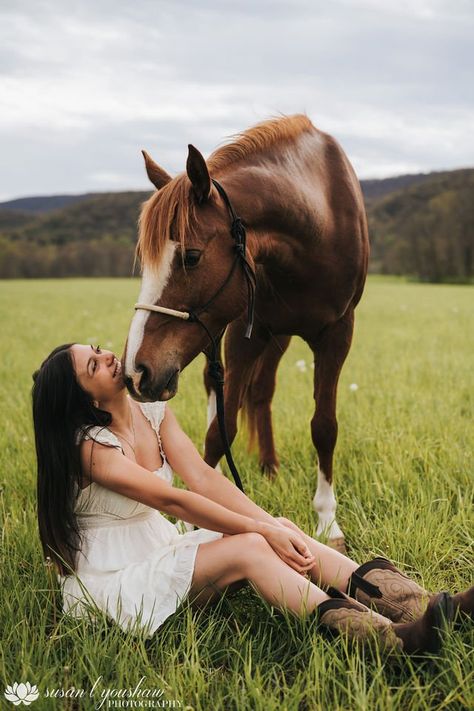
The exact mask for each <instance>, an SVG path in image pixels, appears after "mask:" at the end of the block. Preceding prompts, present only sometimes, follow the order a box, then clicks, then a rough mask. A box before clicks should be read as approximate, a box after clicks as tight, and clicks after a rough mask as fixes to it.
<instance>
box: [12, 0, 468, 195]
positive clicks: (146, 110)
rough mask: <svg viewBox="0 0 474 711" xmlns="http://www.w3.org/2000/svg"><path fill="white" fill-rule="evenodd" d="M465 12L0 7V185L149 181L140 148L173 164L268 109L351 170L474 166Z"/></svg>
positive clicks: (422, 2) (282, 5)
mask: <svg viewBox="0 0 474 711" xmlns="http://www.w3.org/2000/svg"><path fill="white" fill-rule="evenodd" d="M473 19H474V13H473V12H472V5H471V4H470V2H468V0H466V1H464V0H451V2H449V3H448V2H445V1H444V0H416V1H415V0H411V1H410V2H408V0H399V2H398V3H396V4H395V3H387V2H385V1H383V0H332V2H331V3H327V2H322V0H316V1H315V0H293V2H291V3H289V2H286V0H285V1H283V0H282V1H279V0H260V1H259V2H258V3H254V2H251V1H250V0H235V2H234V1H232V2H231V1H230V0H220V2H217V0H202V2H200V3H194V2H192V1H191V0H178V1H175V0H174V1H173V2H171V1H170V2H167V1H158V2H155V1H151V0H150V1H148V0H140V1H139V2H137V3H126V2H125V1H124V0H114V2H111V0H104V1H103V2H101V3H93V2H91V0H86V1H85V2H82V3H72V2H59V0H49V1H48V0H43V1H42V2H33V1H32V0H31V1H30V2H27V1H25V0H15V2H8V1H7V2H4V3H3V5H2V10H1V11H0V27H1V30H0V33H1V37H0V39H1V40H2V41H1V42H0V67H1V74H0V92H1V95H2V99H3V101H2V111H1V112H0V135H2V138H3V141H2V143H3V144H4V145H5V151H4V154H3V155H2V162H3V163H4V165H5V166H6V170H5V171H4V172H3V174H2V178H1V182H0V193H2V194H3V195H9V196H12V197H13V196H18V195H24V194H30V193H35V194H38V193H42V192H56V191H60V192H79V191H80V192H83V191H87V190H93V189H97V188H98V187H99V186H103V188H104V189H106V188H108V189H118V188H120V187H122V188H123V189H127V188H143V187H144V188H145V189H146V188H147V184H146V181H145V180H144V177H143V172H142V164H141V159H140V157H139V150H140V148H142V147H145V148H147V149H148V150H150V151H151V152H152V153H153V154H154V156H155V157H156V159H157V160H158V161H159V162H161V163H162V164H163V165H164V166H165V167H167V169H169V170H170V171H172V172H173V171H179V170H182V169H183V166H184V160H185V156H186V144H187V143H188V142H192V143H194V144H195V145H197V146H199V147H200V148H201V150H203V152H204V153H209V152H210V151H211V150H212V149H213V148H215V146H216V145H218V144H219V143H221V142H222V140H223V139H224V138H225V137H226V136H228V135H230V134H232V133H235V132H237V131H239V130H241V129H243V128H245V127H247V126H249V125H252V124H254V123H256V122H258V121H260V120H262V119H265V118H267V117H268V116H270V115H275V114H278V113H279V112H282V113H296V112H299V111H306V112H307V113H308V114H309V115H310V116H311V118H312V119H313V121H314V123H315V124H316V125H318V126H319V127H320V128H322V129H324V130H326V131H328V132H330V133H333V134H334V135H335V136H336V137H337V138H338V140H340V141H341V143H342V144H343V146H344V148H345V149H346V152H347V153H348V154H349V156H350V158H351V159H352V160H353V162H354V164H355V167H356V169H357V171H358V172H359V174H360V175H361V177H370V176H383V175H387V174H392V173H393V172H395V173H396V172H400V171H402V172H403V171H405V170H408V171H412V170H413V171H418V170H430V169H437V168H449V167H456V166H459V165H468V164H472V163H473V155H474V135H473V129H472V128H471V123H472V121H471V116H472V108H473V103H474V101H473V98H474V97H473V92H472V60H471V54H472V53H471V38H472V30H473V24H474V22H473ZM32 164H35V165H33V167H32ZM71 165H72V166H74V169H73V170H71ZM94 176H95V177H94ZM97 176H102V177H101V179H100V180H98V178H97ZM122 181H123V183H122ZM127 181H129V182H127Z"/></svg>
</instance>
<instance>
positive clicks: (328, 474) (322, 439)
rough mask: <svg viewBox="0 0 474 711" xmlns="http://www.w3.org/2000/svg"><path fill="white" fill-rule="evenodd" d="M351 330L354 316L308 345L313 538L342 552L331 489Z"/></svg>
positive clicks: (335, 324)
mask: <svg viewBox="0 0 474 711" xmlns="http://www.w3.org/2000/svg"><path fill="white" fill-rule="evenodd" d="M353 330H354V312H353V310H351V311H350V312H348V313H346V314H345V315H344V316H343V317H342V318H341V319H340V320H339V321H337V322H336V323H334V324H330V325H328V326H326V327H325V328H324V330H323V331H322V332H321V334H320V335H319V336H318V338H317V339H316V340H315V341H314V342H312V343H309V345H310V347H311V348H312V350H313V352H314V354H315V366H314V399H315V406H316V409H315V413H314V416H313V419H312V420H311V436H312V439H313V444H314V446H315V448H316V451H317V453H318V460H319V462H318V484H317V489H316V494H315V496H314V499H313V508H314V510H315V511H316V513H317V514H318V528H317V535H324V536H327V537H328V543H329V545H331V546H332V547H333V548H336V549H338V550H339V551H341V552H345V543H344V534H343V532H342V531H341V529H340V527H339V524H338V523H337V520H336V498H335V496H334V489H333V456H334V448H335V446H336V441H337V418H336V396H337V384H338V380H339V375H340V372H341V369H342V366H343V364H344V361H345V359H346V357H347V354H348V353H349V350H350V347H351V342H352V333H353Z"/></svg>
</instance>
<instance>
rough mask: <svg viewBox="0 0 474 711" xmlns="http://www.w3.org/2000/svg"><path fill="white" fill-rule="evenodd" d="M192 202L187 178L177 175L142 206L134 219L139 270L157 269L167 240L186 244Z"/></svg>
mask: <svg viewBox="0 0 474 711" xmlns="http://www.w3.org/2000/svg"><path fill="white" fill-rule="evenodd" d="M193 218H194V198H193V195H192V188H191V183H190V181H189V178H188V177H187V175H186V174H185V173H183V174H181V175H178V176H177V177H176V178H174V179H173V180H171V181H170V182H169V183H168V184H167V185H165V186H164V187H163V188H162V189H161V190H159V191H158V192H156V193H154V194H153V195H152V196H151V197H150V198H149V199H148V200H146V202H144V203H143V205H142V209H141V212H140V217H139V219H138V242H137V250H136V253H137V256H138V257H139V258H140V260H141V264H142V269H143V267H144V266H145V265H146V266H149V267H151V268H153V269H156V268H158V267H159V266H160V263H161V261H162V258H163V254H164V251H165V247H166V245H167V243H168V241H169V240H173V241H175V242H179V243H180V245H181V247H184V245H185V243H186V234H187V233H188V232H189V231H190V230H191V229H192V225H193Z"/></svg>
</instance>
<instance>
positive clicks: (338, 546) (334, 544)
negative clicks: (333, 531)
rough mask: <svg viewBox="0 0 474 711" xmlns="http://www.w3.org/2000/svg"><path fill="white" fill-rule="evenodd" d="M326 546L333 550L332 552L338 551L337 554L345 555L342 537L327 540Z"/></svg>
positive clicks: (344, 543) (344, 542)
mask: <svg viewBox="0 0 474 711" xmlns="http://www.w3.org/2000/svg"><path fill="white" fill-rule="evenodd" d="M328 546H329V547H330V548H334V550H336V551H339V553H343V554H344V555H347V548H346V541H345V539H344V536H340V537H339V538H330V539H329V540H328Z"/></svg>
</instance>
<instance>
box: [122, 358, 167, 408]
mask: <svg viewBox="0 0 474 711" xmlns="http://www.w3.org/2000/svg"><path fill="white" fill-rule="evenodd" d="M179 373H180V369H179V368H176V367H175V366H173V367H170V368H168V369H166V370H165V371H163V372H161V373H153V371H152V370H151V368H150V367H149V366H146V365H143V364H137V368H136V371H135V372H134V373H133V374H132V375H131V376H126V377H125V378H124V381H125V385H126V386H127V389H128V391H129V393H130V395H131V396H132V397H133V399H134V400H138V401H139V402H156V401H157V400H162V401H166V400H171V398H172V397H174V396H175V395H176V393H177V392H178V380H179Z"/></svg>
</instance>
